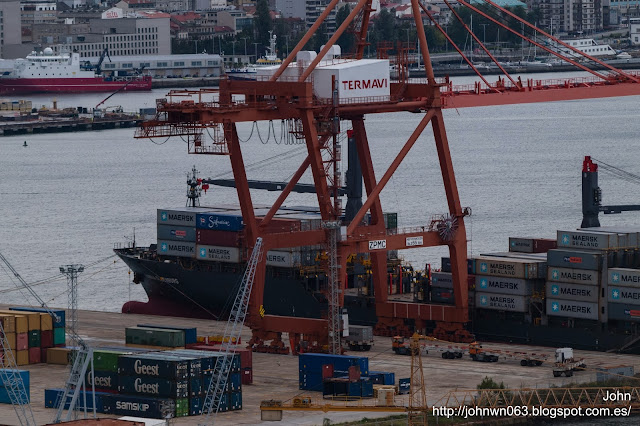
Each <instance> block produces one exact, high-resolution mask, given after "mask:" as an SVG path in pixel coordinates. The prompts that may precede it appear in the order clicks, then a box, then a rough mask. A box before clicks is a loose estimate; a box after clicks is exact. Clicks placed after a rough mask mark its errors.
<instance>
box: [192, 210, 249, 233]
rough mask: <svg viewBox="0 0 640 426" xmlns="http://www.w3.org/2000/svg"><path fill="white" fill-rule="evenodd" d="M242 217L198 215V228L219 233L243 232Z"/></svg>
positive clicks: (217, 214)
mask: <svg viewBox="0 0 640 426" xmlns="http://www.w3.org/2000/svg"><path fill="white" fill-rule="evenodd" d="M242 227H243V223H242V216H231V215H224V214H219V213H198V214H196V228H198V229H215V230H217V231H240V230H242Z"/></svg>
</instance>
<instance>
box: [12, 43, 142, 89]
mask: <svg viewBox="0 0 640 426" xmlns="http://www.w3.org/2000/svg"><path fill="white" fill-rule="evenodd" d="M97 68H98V69H99V67H97ZM119 90H125V91H133V90H135V91H140V90H151V76H142V75H135V76H124V77H116V76H111V77H107V76H104V75H102V74H100V73H96V69H86V68H83V67H82V66H81V63H80V54H79V53H77V52H73V53H70V54H68V53H62V54H60V55H56V54H54V52H53V50H52V49H51V48H50V47H47V48H46V49H44V51H43V52H40V53H38V52H35V51H34V52H31V54H30V55H28V56H27V57H26V58H25V59H17V60H16V61H15V62H14V64H13V68H12V69H11V70H7V71H5V72H4V73H3V74H2V75H1V76H0V94H1V95H8V94H11V95H18V94H30V93H86V92H115V91H119Z"/></svg>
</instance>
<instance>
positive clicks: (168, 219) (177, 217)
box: [158, 209, 197, 227]
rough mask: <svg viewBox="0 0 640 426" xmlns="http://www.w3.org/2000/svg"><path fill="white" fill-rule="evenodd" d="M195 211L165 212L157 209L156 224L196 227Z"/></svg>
mask: <svg viewBox="0 0 640 426" xmlns="http://www.w3.org/2000/svg"><path fill="white" fill-rule="evenodd" d="M196 212H197V210H193V209H189V210H166V209H158V224H159V225H160V224H162V225H177V226H187V227H195V226H196Z"/></svg>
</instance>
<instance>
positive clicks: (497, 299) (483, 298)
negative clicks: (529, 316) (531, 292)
mask: <svg viewBox="0 0 640 426" xmlns="http://www.w3.org/2000/svg"><path fill="white" fill-rule="evenodd" d="M476 308H482V309H492V310H495V311H511V312H529V297H528V296H516V295H510V294H509V295H507V294H494V293H480V292H476Z"/></svg>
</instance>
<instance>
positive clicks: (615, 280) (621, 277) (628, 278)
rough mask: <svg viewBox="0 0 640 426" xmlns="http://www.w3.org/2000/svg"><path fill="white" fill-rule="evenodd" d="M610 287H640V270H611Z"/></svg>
mask: <svg viewBox="0 0 640 426" xmlns="http://www.w3.org/2000/svg"><path fill="white" fill-rule="evenodd" d="M609 285H622V286H625V287H640V269H628V268H609Z"/></svg>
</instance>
